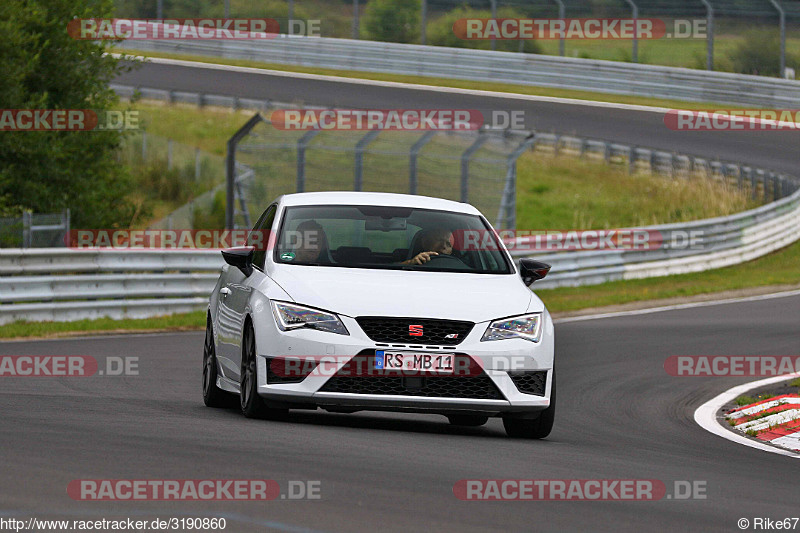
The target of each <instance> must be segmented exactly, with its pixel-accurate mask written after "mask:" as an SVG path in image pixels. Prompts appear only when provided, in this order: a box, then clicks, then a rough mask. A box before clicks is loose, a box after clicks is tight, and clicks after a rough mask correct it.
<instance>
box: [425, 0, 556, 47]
mask: <svg viewBox="0 0 800 533" xmlns="http://www.w3.org/2000/svg"><path fill="white" fill-rule="evenodd" d="M497 17H498V18H522V15H520V14H519V13H518V12H517V11H516V10H514V9H509V8H501V9H498V10H497ZM464 18H481V19H487V18H492V13H491V11H489V10H478V9H471V8H468V7H464V6H462V7H458V8H456V9H454V10H452V11H450V12H448V13H446V14H444V15H442V16H441V17H439V18H437V19H436V20H434V21H433V22H431V23H430V24H429V25H428V44H432V45H434V46H450V47H453V48H476V49H479V50H491V49H492V41H489V40H486V41H471V40H467V39H461V38H460V37H457V36H456V34H455V33H454V32H453V24H455V23H456V21H457V20H458V19H464ZM495 42H496V43H497V48H496V49H497V50H501V51H505V52H519V51H520V49H519V43H520V42H519V41H518V40H513V41H508V40H500V39H498V40H497V41H495ZM522 51H523V52H526V53H528V54H540V53H541V52H542V49H541V47H540V46H539V43H537V42H536V41H534V40H532V39H526V40H524V41H523V45H522Z"/></svg>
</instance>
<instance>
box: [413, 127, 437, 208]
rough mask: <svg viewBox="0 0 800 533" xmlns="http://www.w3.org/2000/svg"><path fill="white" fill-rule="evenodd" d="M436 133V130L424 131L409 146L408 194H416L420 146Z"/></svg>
mask: <svg viewBox="0 0 800 533" xmlns="http://www.w3.org/2000/svg"><path fill="white" fill-rule="evenodd" d="M434 135H436V130H431V131H427V132H425V135H423V136H422V137H420V138H419V139H418V140H417V142H415V143H414V145H413V146H412V147H411V150H410V151H409V153H408V194H417V156H418V155H419V151H420V150H422V147H423V146H425V145H426V144H427V143H428V141H430V140H431V139H432V138H433V136H434Z"/></svg>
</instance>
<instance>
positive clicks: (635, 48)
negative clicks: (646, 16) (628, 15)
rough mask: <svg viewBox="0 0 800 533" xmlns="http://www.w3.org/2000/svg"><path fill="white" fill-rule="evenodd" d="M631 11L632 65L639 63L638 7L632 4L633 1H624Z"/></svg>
mask: <svg viewBox="0 0 800 533" xmlns="http://www.w3.org/2000/svg"><path fill="white" fill-rule="evenodd" d="M625 1H626V2H627V3H628V5H629V6H631V10H632V11H633V52H632V59H633V62H634V63H638V62H639V28H638V26H637V22H636V21H637V19H638V18H639V6H637V5H636V4H634V3H633V0H625Z"/></svg>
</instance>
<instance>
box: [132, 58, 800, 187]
mask: <svg viewBox="0 0 800 533" xmlns="http://www.w3.org/2000/svg"><path fill="white" fill-rule="evenodd" d="M117 81H118V83H122V84H127V85H134V86H141V87H152V88H156V89H172V90H176V91H191V92H201V93H209V94H218V95H225V96H238V97H241V98H257V99H270V100H275V101H278V102H290V103H297V104H298V105H302V104H304V103H305V104H314V105H325V106H337V107H342V108H361V109H393V108H399V109H407V108H411V109H478V110H480V111H481V112H484V113H487V112H490V111H492V110H506V111H512V110H521V111H524V116H525V125H526V128H535V129H537V130H539V131H546V132H547V131H557V132H560V133H575V134H580V135H583V136H586V137H596V138H601V139H609V140H614V141H618V142H622V143H627V144H638V145H641V146H648V147H654V148H661V149H665V150H674V151H677V152H680V153H685V154H691V155H698V156H702V157H708V158H711V159H714V158H720V159H722V160H726V161H733V162H742V163H745V164H748V165H754V166H757V167H762V168H770V169H773V170H775V171H778V172H786V173H789V174H793V175H795V174H797V165H798V162H800V156H798V150H800V135H798V132H797V130H784V131H765V132H757V131H707V132H690V131H672V130H670V129H668V128H667V127H666V126H665V125H664V118H663V115H662V114H661V113H653V112H647V111H634V110H626V109H615V108H611V107H595V106H582V105H573V104H558V103H552V102H541V101H538V102H537V101H532V100H518V99H514V98H487V97H484V96H472V95H463V94H448V93H445V92H432V91H426V90H424V89H414V88H391V87H380V86H371V85H354V84H352V83H344V82H336V81H324V80H312V79H301V78H295V77H290V76H282V75H275V74H268V73H255V72H252V71H251V72H236V71H225V70H219V69H208V68H201V67H188V66H175V65H163V64H156V63H147V64H145V65H143V66H142V67H141V68H138V69H135V70H133V71H131V72H128V73H126V74H124V75H122V76H120V77H119V78H118V79H117ZM485 116H489V115H488V114H487V115H485Z"/></svg>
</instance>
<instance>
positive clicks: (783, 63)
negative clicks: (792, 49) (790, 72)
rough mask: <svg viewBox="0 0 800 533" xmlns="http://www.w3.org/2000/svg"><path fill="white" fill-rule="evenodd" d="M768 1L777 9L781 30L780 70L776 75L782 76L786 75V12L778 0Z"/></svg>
mask: <svg viewBox="0 0 800 533" xmlns="http://www.w3.org/2000/svg"><path fill="white" fill-rule="evenodd" d="M769 1H770V3H771V4H772V5H773V6H774V7H775V9H777V10H778V18H779V23H778V24H779V25H780V31H781V71H780V74H778V77H780V78H783V77H785V76H786V12H785V11H784V10H783V6H781V3H780V2H778V0H769Z"/></svg>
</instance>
